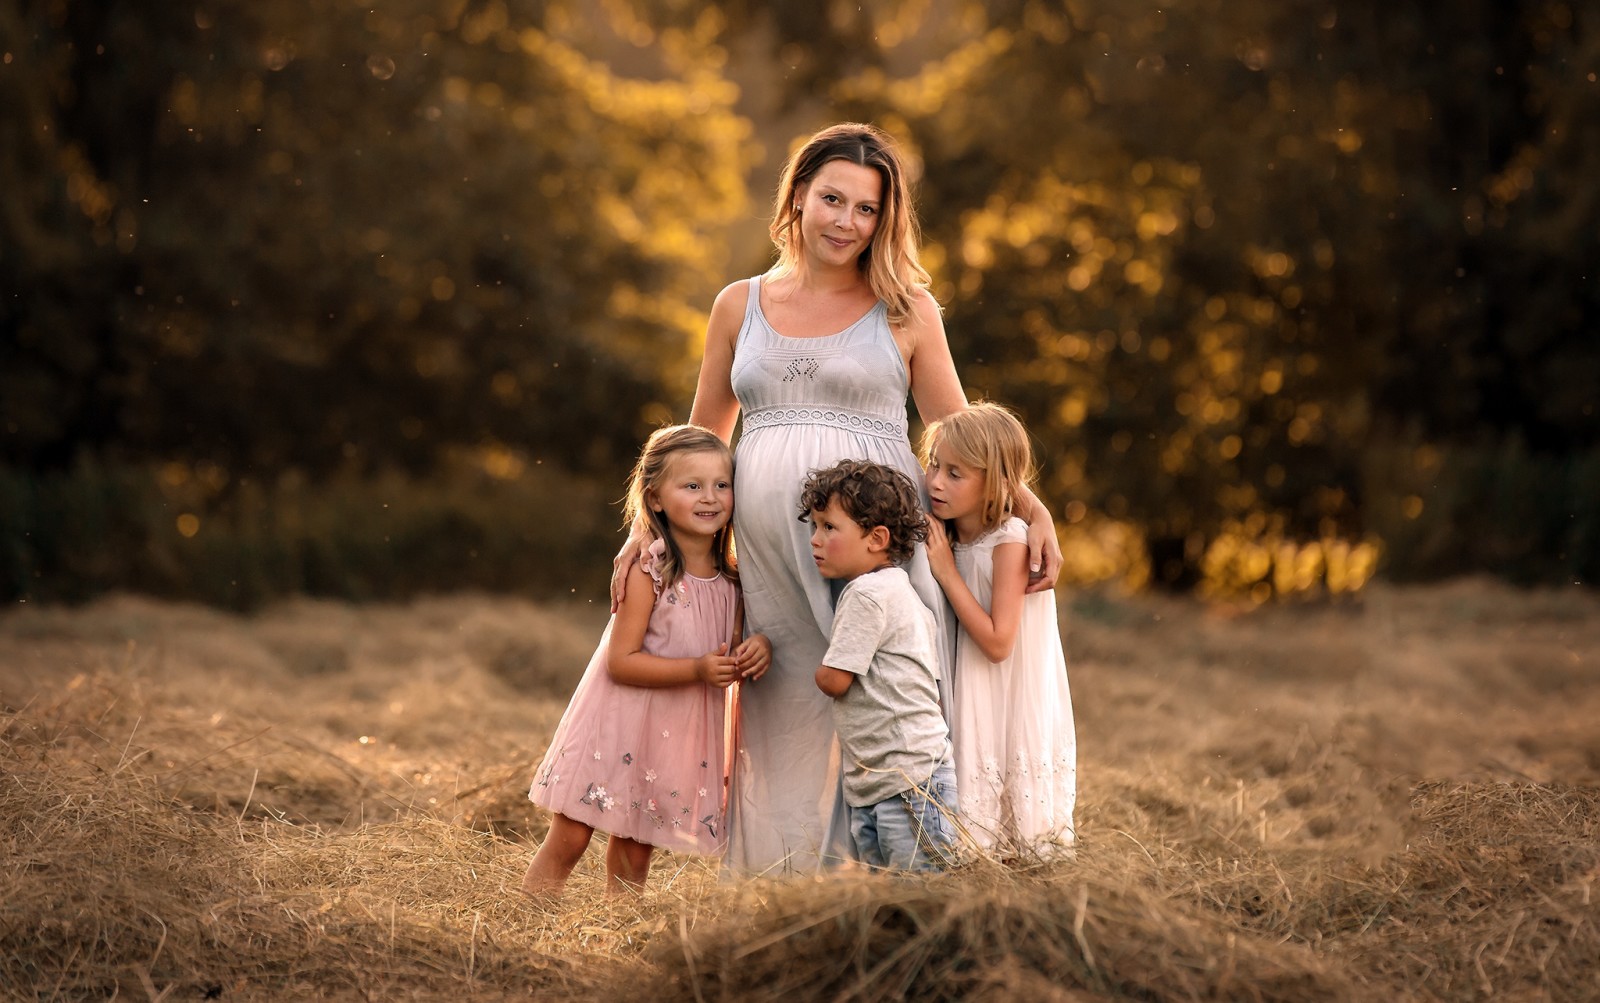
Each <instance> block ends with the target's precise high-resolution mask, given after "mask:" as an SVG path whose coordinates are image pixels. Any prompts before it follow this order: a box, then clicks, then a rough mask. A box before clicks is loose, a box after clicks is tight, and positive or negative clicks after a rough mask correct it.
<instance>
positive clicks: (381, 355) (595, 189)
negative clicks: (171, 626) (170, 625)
mask: <svg viewBox="0 0 1600 1003" xmlns="http://www.w3.org/2000/svg"><path fill="white" fill-rule="evenodd" d="M1595 20H1596V16H1595V14H1594V12H1592V11H1590V10H1588V9H1587V8H1585V7H1582V6H1581V5H1573V4H1564V3H1521V4H1518V3H1511V4H1506V3H1502V2H1495V0H1463V2H1461V3H1457V4H1452V5H1450V6H1449V7H1448V8H1445V7H1441V6H1439V5H1436V4H1426V3H1407V2H1400V3H1394V4H1388V5H1384V6H1383V7H1382V8H1381V9H1371V8H1370V6H1369V7H1362V8H1359V9H1357V8H1353V7H1351V5H1345V4H1337V3H1332V2H1316V3H1298V2H1296V3H1290V4H1269V3H1265V2H1257V0H1247V2H1243V3H1238V2H1235V3H1227V4H1224V3H1222V2H1221V0H1196V2H1193V3H1187V4H1183V5H1180V6H1177V7H1171V6H1161V7H1156V6H1153V5H1148V4H1140V3H1136V2H1131V0H1082V2H1068V3H1064V4H1063V3H1045V2H1007V3H998V4H997V3H976V2H969V0H901V2H889V3H883V4H875V5H859V6H858V5H856V4H854V3H839V2H824V3H820V4H815V5H776V6H773V5H760V4H749V3H743V2H738V0H733V2H729V3H725V4H722V5H720V6H712V5H706V4H689V3H684V2H681V0H639V2H628V0H606V2H604V3H601V4H598V5H595V4H580V3H562V2H555V0H551V2H504V0H474V2H468V0H400V2H397V3H393V4H387V5H383V6H381V7H377V8H372V7H366V6H360V5H350V4H344V3H334V4H311V3H308V2H304V0H294V2H258V3H254V4H244V3H238V2H197V3H188V4H180V5H177V6H162V5H156V7H154V8H151V9H149V10H145V9H143V8H137V9H136V8H134V7H130V6H128V5H119V4H110V3H70V4H69V3H67V2H65V0H0V59H3V62H0V106H3V107H4V108H5V110H6V114H5V115H4V117H3V118H0V138H3V142H0V185H3V194H0V200H3V202H0V205H3V212H0V526H3V530H4V539H3V541H0V546H3V547H4V551H3V552H0V590H3V591H4V592H5V594H6V595H7V596H8V597H13V598H14V597H37V598H78V597H81V596H84V595H89V594H93V593H94V592H96V591H98V590H101V589H104V588H111V587H132V588H142V589H147V590H152V591H157V592H167V593H172V594H180V595H191V596H195V597H199V598H205V599H208V600H211V601H221V602H228V603H232V604H236V605H249V604H251V603H253V602H256V601H259V600H260V599H263V598H266V597H269V596H271V595H275V594H281V593H284V592H290V591H301V590H307V591H318V592H330V593H334V594H348V595H357V596H368V595H394V594H404V593H407V592H411V591H415V590H418V589H438V588H450V587H461V586H479V587H492V588H520V589H527V590H531V591H543V592H548V591H549V590H551V589H553V588H556V587H558V586H559V587H560V588H562V589H563V590H564V589H566V588H567V587H571V586H572V585H573V584H574V583H576V584H581V585H582V586H584V587H585V588H593V587H594V585H595V583H596V582H598V581H600V580H602V578H603V573H604V570H605V567H604V562H605V556H606V554H607V553H608V552H609V549H610V547H611V545H612V540H611V537H610V535H609V534H610V530H611V526H612V524H613V523H614V520H615V518H616V515H615V512H614V511H611V510H608V508H607V505H608V503H609V502H610V501H611V500H613V499H614V498H615V496H616V495H617V494H618V493H620V490H621V488H620V485H621V483H622V477H623V475H624V473H625V470H626V467H627V465H628V462H629V460H630V459H631V456H632V454H633V451H634V450H635V449H636V448H637V443H638V442H639V441H640V439H641V438H642V437H643V435H644V433H645V432H646V431H647V430H648V429H649V428H650V427H652V426H653V425H655V424H659V423H660V422H662V421H666V420H670V419H673V418H678V419H681V418H682V417H683V416H684V415H685V414H687V410H688V400H689V396H690V394H691V392H692V383H693V376H694V371H695V366H696V363H697V360H698V353H699V337H700V334H701V329H702V325H703V320H704V314H705V311H706V310H707V309H708V307H709V304H710V301H711V297H712V296H713V295H714V293H715V290H716V289H717V288H719V287H720V286H721V285H722V284H723V283H724V282H726V281H728V280H730V279H732V278H735V277H739V276H743V275H747V274H751V273H753V272H756V271H760V270H761V269H762V268H764V267H765V265H766V264H767V262H768V261H769V253H768V250H769V249H768V247H767V245H766V241H765V233H764V216H765V212H766V203H767V201H768V198H769V194H770V189H771V186H772V184H773V182H774V180H775V171H776V165H777V163H778V162H779V161H780V160H781V158H782V157H783V156H784V155H785V154H786V153H787V150H788V148H789V144H790V143H791V142H793V141H794V140H795V139H796V138H797V137H799V136H802V135H804V134H806V133H808V132H810V131H811V130H812V129H814V128H816V127H818V126H820V125H822V124H825V123H827V122H829V121H833V120H837V119H840V118H856V119H863V120H868V121H874V122H876V123H878V124H880V125H882V126H884V127H885V128H888V129H889V130H890V131H891V132H893V133H895V134H896V135H897V136H898V137H900V138H901V139H902V141H903V142H904V144H905V146H906V148H907V150H908V151H909V152H910V153H911V154H912V155H913V157H914V159H915V160H916V161H917V162H918V163H919V164H920V165H921V172H922V173H921V179H920V186H919V200H920V203H921V210H922V219H923V224H924V228H925V239H926V243H927V259H928V262H929V264H930V267H931V270H932V271H933V272H934V274H935V279H936V284H937V286H936V293H937V295H938V297H939V299H940V300H941V302H943V303H944V304H945V306H946V310H947V315H946V320H947V325H948V327H949V330H950V334H951V340H952V344H953V347H954V349H955V353H956V357H957V361H958V364H959V365H960V368H961V372H962V376H963V378H964V381H965V382H966V383H967V385H968V389H969V391H971V392H972V393H974V394H980V393H981V394H984V395H987V396H990V397H993V398H995V399H999V400H1002V401H1005V402H1008V403H1010V404H1013V405H1014V406H1016V407H1017V408H1018V409H1019V410H1020V411H1021V412H1022V413H1023V414H1024V416H1025V418H1026V419H1027V420H1028V422H1029V425H1030V428H1031V429H1032V431H1033V433H1034V436H1035V439H1036V444H1037V446H1038V448H1039V451H1040V454H1041V458H1042V460H1043V461H1044V471H1045V483H1044V487H1045V489H1046V492H1047V494H1048V495H1049V497H1050V499H1051V500H1052V502H1053V503H1054V505H1055V506H1056V508H1057V511H1058V512H1060V513H1061V514H1062V523H1063V532H1064V533H1065V535H1066V538H1067V542H1068V554H1069V572H1070V574H1071V577H1072V579H1073V580H1075V581H1085V580H1094V579H1100V578H1121V579H1124V580H1127V581H1130V582H1132V583H1135V584H1137V583H1141V582H1146V581H1154V582H1157V583H1165V584H1168V585H1171V586H1173V587H1180V588H1189V587H1197V588H1199V589H1201V590H1202V591H1205V592H1207V593H1208V594H1216V595H1246V596H1250V597H1252V598H1253V599H1255V600H1257V601H1264V600H1265V599H1267V598H1268V597H1270V596H1272V595H1274V594H1308V593H1317V592H1325V591H1335V592H1337V591H1347V590H1352V589H1355V588H1359V586H1360V585H1361V583H1362V582H1364V581H1365V580H1366V579H1367V577H1368V576H1370V575H1371V574H1372V573H1373V571H1374V570H1375V568H1377V567H1379V566H1380V562H1381V567H1382V569H1383V571H1384V573H1386V574H1388V575H1390V576H1391V577H1395V578H1415V577H1429V576H1436V575H1441V574H1451V573H1459V572H1464V571H1472V570H1488V571H1492V572H1495V573H1499V574H1504V575H1508V576H1511V577H1513V578H1516V579H1518V580H1523V581H1544V582H1569V581H1575V580H1576V581H1585V582H1589V581H1593V580H1594V577H1595V574H1596V571H1597V569H1600V506H1597V505H1596V503H1595V501H1594V499H1595V498H1596V497H1600V417H1597V415H1596V413H1595V408H1596V403H1597V401H1596V397H1597V392H1596V387H1600V338H1597V337H1596V330H1597V325H1600V283H1597V280H1596V275H1595V268H1596V266H1597V263H1600V196H1597V194H1596V189H1595V188H1594V186H1593V184H1592V182H1591V181H1590V180H1589V179H1591V178H1592V177H1593V176H1595V171H1596V169H1600V147H1597V146H1596V144H1595V142H1594V140H1593V136H1592V135H1591V133H1592V132H1593V130H1592V128H1588V127H1586V124H1587V126H1592V123H1593V122H1594V121H1597V120H1600V83H1597V82H1596V72H1597V70H1600V26H1597V25H1596V24H1595Z"/></svg>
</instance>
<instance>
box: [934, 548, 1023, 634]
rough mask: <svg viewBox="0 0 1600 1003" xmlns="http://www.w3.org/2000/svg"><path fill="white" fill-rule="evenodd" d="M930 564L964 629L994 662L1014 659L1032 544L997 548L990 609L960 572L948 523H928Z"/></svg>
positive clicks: (995, 549)
mask: <svg viewBox="0 0 1600 1003" xmlns="http://www.w3.org/2000/svg"><path fill="white" fill-rule="evenodd" d="M928 564H929V565H930V566H931V567H932V569H933V577H934V580H935V581H937V582H938V583H939V588H941V589H943V590H944V594H945V598H946V599H948V600H949V601H950V608H951V609H952V610H954V611H955V614H956V619H957V620H959V621H960V622H961V629H962V630H964V631H966V632H967V636H969V637H971V638H972V641H973V643H974V644H976V645H977V646H978V650H979V651H982V652H983V655H984V657H985V658H987V659H988V660H989V661H991V662H1003V661H1005V660H1006V659H1007V658H1010V657H1011V652H1012V650H1013V649H1014V648H1015V647H1016V644H1017V627H1018V626H1019V625H1020V624H1021V622H1022V600H1023V595H1024V593H1025V592H1026V591H1027V588H1028V545H1027V544H1026V543H1002V544H1000V545H999V546H997V547H995V548H994V596H993V599H992V600H991V602H990V608H989V609H984V608H983V604H982V603H980V602H979V601H978V598H977V597H976V596H974V595H973V594H972V589H970V588H968V587H967V583H966V582H965V581H964V580H963V579H962V577H961V574H960V572H958V571H957V570H956V558H955V552H954V550H953V548H952V547H951V541H950V535H949V533H947V532H946V531H945V527H944V523H943V522H942V521H940V520H938V519H929V520H928Z"/></svg>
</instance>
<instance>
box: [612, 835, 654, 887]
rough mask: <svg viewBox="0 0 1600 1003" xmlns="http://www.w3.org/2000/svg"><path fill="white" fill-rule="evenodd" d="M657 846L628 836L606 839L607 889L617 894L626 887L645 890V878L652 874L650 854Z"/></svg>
mask: <svg viewBox="0 0 1600 1003" xmlns="http://www.w3.org/2000/svg"><path fill="white" fill-rule="evenodd" d="M654 850H655V847H653V846H651V845H650V844H649V843H640V842H638V841H636V840H632V839H629V838H628V837H626V836H612V837H611V838H610V839H609V840H607V841H606V891H608V892H610V893H612V894H613V895H615V894H616V893H618V892H620V891H622V890H624V889H626V890H628V891H631V892H642V891H644V879H645V878H647V877H649V876H650V854H651V853H652V852H653V851H654Z"/></svg>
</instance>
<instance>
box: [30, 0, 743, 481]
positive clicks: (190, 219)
mask: <svg viewBox="0 0 1600 1003" xmlns="http://www.w3.org/2000/svg"><path fill="white" fill-rule="evenodd" d="M581 13H582V8H581V7H580V6H578V5H574V6H573V7H572V8H568V7H567V6H565V5H560V4H545V3H511V4H507V3H500V2H491V3H476V4H467V3H444V4H440V3H434V2H422V0H411V2H405V3H400V4H386V5H381V6H379V7H376V8H368V7H361V6H351V5H348V4H334V5H326V4H310V3H272V4H246V3H203V4H200V5H198V6H185V7H182V8H176V7H161V6H159V5H158V7H155V8H149V9H148V10H146V9H144V8H127V7H117V6H114V5H110V6H101V5H82V4H72V5H66V4H56V3H38V4H22V5H20V7H19V6H18V5H15V4H8V5H7V6H6V9H5V16H6V17H8V18H9V19H10V21H9V26H10V28H11V31H10V32H9V33H8V37H9V38H11V39H13V40H12V41H9V42H8V44H7V48H8V49H9V50H10V51H8V53H7V56H6V58H7V60H8V63H9V64H11V65H8V67H7V68H6V72H5V73H4V74H0V80H3V81H4V84H3V86H5V87H7V88H9V91H8V93H7V96H8V97H11V98H14V99H15V100H14V101H11V102H8V105H7V107H8V109H18V110H19V111H20V112H21V113H20V114H16V115H13V114H11V113H10V111H8V114H7V116H6V124H5V128H6V129H7V130H8V131H9V132H10V133H11V138H12V139H13V140H14V142H13V143H9V144H7V151H8V152H6V153H5V154H0V156H6V157H9V158H11V161H10V163H8V164H7V165H6V166H7V173H8V176H9V175H11V174H12V173H13V172H14V173H15V174H16V176H17V177H18V178H19V179H20V186H19V187H17V188H12V189H11V190H10V191H8V193H7V205H8V209H9V212H8V214H7V216H6V232H5V237H4V239H3V240H0V244H3V245H8V249H7V250H6V251H5V252H4V258H3V261H4V267H5V268H6V273H5V282H6V296H7V300H8V303H7V308H6V309H7V316H6V318H5V329H6V330H5V334H6V339H5V360H4V362H5V364H4V365H0V410H3V412H4V418H5V421H6V422H7V425H6V428H7V436H6V439H5V446H4V450H5V452H4V456H5V458H6V459H8V460H10V461H12V462H21V463H24V464H30V465H33V464H44V465H47V466H48V465H52V464H63V463H66V462H68V461H70V460H71V459H72V457H73V455H74V454H76V453H78V452H81V451H85V450H87V451H91V452H98V451H102V450H105V451H111V452H113V453H120V454H124V455H130V456H134V457H147V456H156V457H162V458H168V459H172V458H176V459H183V460H188V461H192V462H206V463H210V464H214V465H217V466H219V467H222V468H225V469H229V470H234V471H236V472H244V471H250V470H259V471H261V472H263V473H265V474H268V475H270V474H271V473H272V472H274V471H279V470H282V469H285V468H288V467H298V468H303V469H306V470H308V471H310V472H312V473H313V474H315V473H320V472H326V471H330V470H333V469H337V468H342V467H345V466H349V465H355V466H358V467H363V468H369V469H370V468H377V467H381V466H384V465H388V464H400V465H403V466H405V467H407V468H410V469H413V470H424V469H427V468H428V467H429V466H430V465H431V464H432V463H433V462H434V461H435V460H436V459H437V457H438V455H439V453H440V451H441V450H444V449H450V448H478V447H482V446H504V447H508V448H509V449H511V450H512V451H514V452H518V453H522V454H526V455H529V456H537V457H539V458H541V459H549V460H552V461H555V462H558V463H560V464H561V465H563V466H565V467H568V468H575V469H579V470H583V469H588V470H594V469H610V467H612V466H615V465H616V464H617V463H618V462H620V459H621V458H625V457H626V456H628V455H630V454H631V452H632V450H633V449H634V448H635V446H636V442H635V440H636V438H637V436H638V435H639V433H640V430H641V429H642V428H643V427H645V426H646V425H647V424H648V423H649V422H650V421H652V420H659V419H660V417H662V416H664V415H666V414H668V413H670V412H669V408H670V406H671V405H672V404H675V403H676V400H675V397H676V396H678V395H681V393H682V387H683V385H684V384H685V383H686V382H687V380H688V379H689V376H688V375H686V373H685V368H686V367H687V365H688V363H687V362H686V360H687V359H689V358H690V357H691V356H692V355H693V354H694V339H695V337H696V336H697V335H698V332H699V326H700V324H699V316H700V313H701V311H703V309H704V307H703V304H704V303H705V302H706V301H707V299H708V290H711V289H714V288H715V286H714V283H715V282H716V281H718V280H720V279H721V277H722V272H723V270H724V264H723V261H722V258H721V255H720V246H721V245H720V244H719V242H718V241H717V240H716V239H715V235H716V233H717V232H718V230H719V228H721V227H722V226H724V225H726V223H727V222H728V220H729V218H730V216H731V215H732V214H734V213H736V212H737V211H739V210H740V209H741V207H742V206H743V205H744V188H743V182H744V179H743V169H742V168H743V165H744V164H745V162H746V160H747V157H748V154H747V152H746V149H745V140H746V135H747V130H746V127H745V125H744V123H743V122H742V121H741V120H740V119H738V118H736V117H735V116H733V115H732V114H731V113H730V111H729V109H730V106H731V104H732V102H733V100H734V98H735V97H736V89H735V88H734V87H733V86H732V85H731V84H729V83H727V82H726V81H725V80H722V79H720V78H719V77H718V76H716V74H715V73H714V71H713V70H712V69H711V68H708V67H707V66H706V65H705V61H704V60H702V59H700V58H699V55H700V49H701V48H702V47H703V46H704V44H705V40H704V37H703V36H704V34H705V33H704V31H701V32H700V33H699V34H698V35H697V33H696V31H695V27H694V25H692V24H691V25H690V26H689V27H688V28H687V29H684V30H675V31H670V32H667V33H664V34H663V36H662V37H661V38H659V39H657V43H658V44H657V45H656V47H655V49H654V50H653V52H654V58H653V59H652V60H651V61H650V62H651V63H652V65H650V66H648V67H646V68H645V71H646V72H644V73H641V74H640V75H638V76H635V77H627V76H624V75H622V74H621V73H620V72H618V71H615V70H613V69H611V68H608V67H607V66H606V65H604V64H603V63H601V62H598V61H596V60H595V59H593V58H591V57H589V56H586V55H584V54H582V53H581V52H580V51H578V50H577V49H576V48H574V47H573V46H572V45H571V44H570V43H569V41H568V40H567V36H568V35H571V34H573V33H575V32H579V31H581V30H582V24H581V21H580V20H579V18H580V15H581Z"/></svg>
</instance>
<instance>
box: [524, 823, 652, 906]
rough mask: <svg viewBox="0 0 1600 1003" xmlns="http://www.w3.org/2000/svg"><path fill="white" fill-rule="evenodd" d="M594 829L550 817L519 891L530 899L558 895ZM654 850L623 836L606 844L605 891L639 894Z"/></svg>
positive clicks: (587, 844)
mask: <svg viewBox="0 0 1600 1003" xmlns="http://www.w3.org/2000/svg"><path fill="white" fill-rule="evenodd" d="M593 836H594V827H593V826H588V825H584V824H583V823H582V822H575V821H573V820H572V819H570V818H568V817H567V816H565V815H562V814H560V813H559V812H558V813H556V814H553V815H551V816H550V832H549V833H548V834H546V835H545V838H544V842H543V843H542V844H540V846H539V851H538V852H537V853H535V854H534V855H533V860H532V861H531V862H530V863H529V864H528V873H526V874H524V875H523V876H522V892H523V894H524V895H527V896H529V897H530V898H536V899H554V898H557V897H559V896H560V895H561V889H562V888H563V887H565V886H566V883H567V878H568V877H569V876H571V874H572V869H573V868H574V867H576V866H578V861H579V860H581V859H582V858H583V853H584V851H585V850H587V849H588V848H589V840H590V838H591V837H593ZM654 850H655V847H653V846H651V845H650V844H649V843H640V842H638V841H636V840H632V839H628V838H627V837H626V836H612V837H611V838H610V839H608V840H607V841H606V891H608V892H611V893H612V894H616V893H618V892H621V891H624V890H627V891H632V892H637V891H641V890H643V888H644V882H645V878H647V877H649V875H650V856H651V853H652V852H653V851H654Z"/></svg>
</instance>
